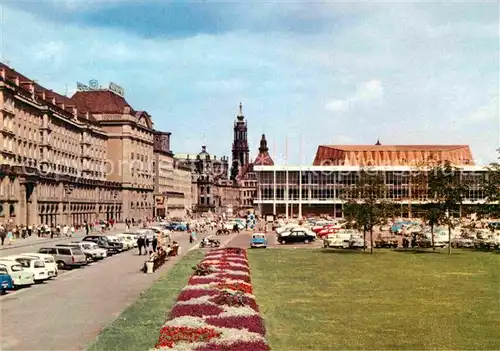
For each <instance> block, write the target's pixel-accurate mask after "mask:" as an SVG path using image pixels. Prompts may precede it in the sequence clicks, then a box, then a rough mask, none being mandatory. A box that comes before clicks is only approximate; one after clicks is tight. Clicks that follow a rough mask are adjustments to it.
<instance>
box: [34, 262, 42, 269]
mask: <svg viewBox="0 0 500 351" xmlns="http://www.w3.org/2000/svg"><path fill="white" fill-rule="evenodd" d="M34 267H35V268H45V263H43V262H42V261H35V264H34Z"/></svg>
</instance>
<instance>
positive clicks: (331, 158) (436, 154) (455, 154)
mask: <svg viewBox="0 0 500 351" xmlns="http://www.w3.org/2000/svg"><path fill="white" fill-rule="evenodd" d="M444 160H448V161H450V162H451V163H452V164H454V165H470V166H473V165H474V159H473V158H472V153H471V151H470V148H469V146H468V145H382V144H381V143H380V142H379V141H378V140H377V143H376V144H375V145H320V146H319V147H318V151H317V152H316V157H315V158H314V163H313V164H314V166H411V165H413V166H415V165H418V164H422V163H428V162H433V161H434V162H440V161H444Z"/></svg>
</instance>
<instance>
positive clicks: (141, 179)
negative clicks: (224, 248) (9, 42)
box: [0, 63, 191, 225]
mask: <svg viewBox="0 0 500 351" xmlns="http://www.w3.org/2000/svg"><path fill="white" fill-rule="evenodd" d="M166 135H167V149H168V150H169V148H170V146H169V136H170V135H169V134H168V133H167V134H166ZM154 136H155V131H154V129H153V122H152V120H151V116H149V114H148V113H147V112H145V111H138V110H135V109H134V108H132V106H131V105H130V104H129V103H128V102H127V101H126V100H125V98H124V92H123V89H122V88H120V87H119V86H117V85H116V84H113V83H110V85H109V87H108V88H103V87H101V86H100V85H99V83H98V82H97V81H91V82H89V85H88V86H87V85H83V84H80V83H78V92H77V93H75V94H74V95H73V96H72V97H67V96H64V95H60V94H57V93H55V92H53V91H51V90H49V89H47V88H45V87H43V86H41V85H39V84H37V83H36V82H35V81H33V80H32V79H29V78H28V77H26V76H25V75H22V74H20V73H19V72H17V71H15V70H14V69H12V68H10V67H8V66H7V65H5V64H3V63H0V223H2V224H12V225H16V224H19V225H22V224H29V225H37V224H48V225H56V224H64V223H72V224H82V223H83V222H84V221H85V220H87V221H96V220H107V219H110V218H114V219H116V220H124V219H125V218H135V219H144V218H146V217H152V216H153V204H154V198H153V193H154V190H155V186H156V190H159V189H160V188H161V187H164V186H165V183H164V182H167V183H168V181H169V180H172V179H173V182H174V184H173V189H174V190H173V191H174V192H176V191H177V190H175V189H181V188H182V189H183V191H185V189H186V187H187V188H189V189H190V186H186V181H185V179H186V174H189V172H188V171H187V170H185V169H182V168H179V170H178V171H177V172H176V171H175V168H173V167H172V163H169V162H170V160H172V158H170V159H169V158H168V155H167V156H165V153H162V154H161V157H166V158H165V159H164V158H162V161H166V162H165V163H166V165H165V166H162V167H163V168H162V169H160V171H159V173H158V176H157V177H156V174H157V173H156V172H155V169H154V167H153V164H154V163H155V160H154ZM156 164H159V163H158V162H157V163H156ZM164 172H165V173H166V175H164V174H163V173H164ZM172 174H173V175H172ZM169 177H171V179H170V178H169ZM175 179H182V181H180V183H179V184H178V185H176V184H175ZM157 180H158V183H157V182H156V181H157ZM167 192H168V188H167ZM185 199H187V200H183V201H184V202H185V204H184V208H189V207H190V199H191V192H190V191H189V192H188V193H187V195H185ZM173 208H175V206H173Z"/></svg>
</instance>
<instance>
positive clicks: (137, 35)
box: [1, 0, 500, 164]
mask: <svg viewBox="0 0 500 351" xmlns="http://www.w3.org/2000/svg"><path fill="white" fill-rule="evenodd" d="M3 3H4V5H3V6H2V9H3V12H2V14H3V18H2V26H1V40H2V42H1V44H2V45H1V58H2V60H3V61H7V62H8V63H9V64H10V65H11V66H12V67H13V68H15V69H16V70H18V71H19V72H22V73H24V74H26V75H28V76H29V77H30V78H32V79H36V80H37V81H38V82H39V83H40V84H42V85H44V86H46V87H48V88H51V89H53V90H55V91H58V92H60V93H64V92H65V90H66V85H67V86H68V90H69V93H70V94H71V93H72V92H74V90H75V88H76V81H81V82H86V81H88V80H90V79H92V78H95V79H98V80H99V81H100V82H101V84H107V83H108V82H109V81H112V82H115V83H118V84H120V85H121V86H122V87H123V88H124V89H125V94H126V98H127V100H128V101H129V103H130V104H131V105H132V106H133V107H134V108H135V109H138V110H147V111H148V112H149V113H150V114H151V115H152V116H153V119H154V123H155V127H156V128H157V129H160V130H165V131H170V132H172V133H173V134H172V149H173V151H174V152H179V153H181V152H197V151H198V150H200V149H201V144H203V143H206V145H207V150H208V151H209V152H210V153H212V154H215V155H217V156H222V155H228V156H229V155H230V149H231V142H232V126H233V121H234V119H235V115H236V113H237V110H238V104H239V103H240V102H242V103H243V109H244V113H245V116H246V118H247V120H248V125H249V139H250V147H251V149H252V156H253V157H255V156H256V153H257V148H258V143H259V140H260V135H261V134H262V133H264V132H265V133H266V136H267V138H268V141H269V146H270V149H271V151H272V153H274V154H275V158H276V161H277V162H278V163H283V162H285V154H286V152H285V144H286V140H288V158H289V163H291V164H292V163H293V164H297V163H299V162H306V163H310V162H312V160H313V158H314V154H315V151H316V148H317V146H318V144H374V143H375V142H376V140H377V138H380V141H381V142H382V144H469V145H471V148H472V152H473V155H474V157H475V159H476V161H477V162H479V163H488V162H491V161H494V160H495V158H496V152H495V149H496V148H498V147H499V145H500V117H499V100H498V95H499V88H500V84H499V82H500V70H499V69H500V64H499V57H500V56H499V54H500V51H499V23H498V13H499V5H498V3H496V2H484V3H480V2H470V3H447V4H446V3H438V2H425V3H410V2H392V3H391V2H356V1H351V2H342V3H340V2H329V3H320V2H312V3H311V2H308V3H306V2H299V1H295V2H277V1H274V2H264V1H252V2H251V1H245V2H243V1H241V2H229V1H219V2H211V1H203V2H183V1H182V2H181V1H171V2H166V1H151V2H147V1H139V0H137V1H130V2H124V1H108V2H105V1H98V2H97V1H96V2H94V1H87V2H83V1H71V0H59V1H22V2H18V1H8V0H7V1H3ZM20 23H21V24H22V25H19V24H20ZM301 140H302V141H301ZM301 150H302V152H301ZM301 153H302V157H300V154H301Z"/></svg>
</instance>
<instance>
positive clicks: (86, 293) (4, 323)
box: [0, 232, 192, 350]
mask: <svg viewBox="0 0 500 351" xmlns="http://www.w3.org/2000/svg"><path fill="white" fill-rule="evenodd" d="M172 239H173V240H175V241H178V242H179V244H180V247H181V251H180V255H183V254H184V253H185V252H187V250H188V249H189V248H190V247H192V244H189V239H188V236H187V235H186V233H182V232H179V233H174V234H173V235H172ZM68 240H74V239H68ZM42 245H43V244H42ZM39 246H40V245H34V246H33V247H24V248H19V249H17V248H16V249H13V250H15V253H22V252H33V251H36V250H37V249H38V248H39ZM19 250H21V251H19ZM9 251H10V250H9ZM11 254H14V252H12V251H11V252H10V253H9V255H11ZM178 257H180V256H178ZM178 257H172V258H171V260H170V261H167V263H166V264H165V265H164V266H163V267H161V268H160V269H159V270H158V271H157V272H155V273H153V274H144V273H142V272H140V269H141V268H142V265H143V263H144V262H145V260H146V256H139V255H138V254H137V250H131V251H126V252H123V253H121V254H117V255H114V256H112V257H109V258H106V259H104V260H102V261H99V262H95V263H91V264H89V265H88V266H86V267H82V268H77V269H72V270H68V271H61V274H60V275H59V276H58V277H57V278H56V279H54V280H50V281H47V282H45V283H42V284H35V285H32V286H31V287H28V288H23V289H20V290H17V291H13V292H9V293H8V294H7V295H4V296H2V297H0V305H1V315H2V317H1V325H0V340H1V341H0V349H1V350H56V349H57V350H83V349H85V345H86V344H87V343H88V342H90V341H92V340H93V339H94V338H95V337H96V336H97V335H98V334H99V331H100V330H101V329H102V328H103V327H105V326H106V325H107V324H108V323H110V322H111V321H113V320H114V319H115V318H116V316H117V315H118V314H119V313H120V312H121V311H122V310H123V309H124V308H125V307H126V306H128V305H129V304H130V303H132V302H133V301H134V300H136V299H137V297H138V296H139V295H140V294H141V292H142V291H144V290H145V289H147V288H148V287H149V286H151V285H152V284H153V283H154V281H155V280H156V279H157V278H158V277H159V276H160V275H161V274H163V273H165V271H166V270H168V268H169V267H171V266H172V265H173V264H174V263H175V262H176V261H177V260H178ZM35 336H36V337H35Z"/></svg>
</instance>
